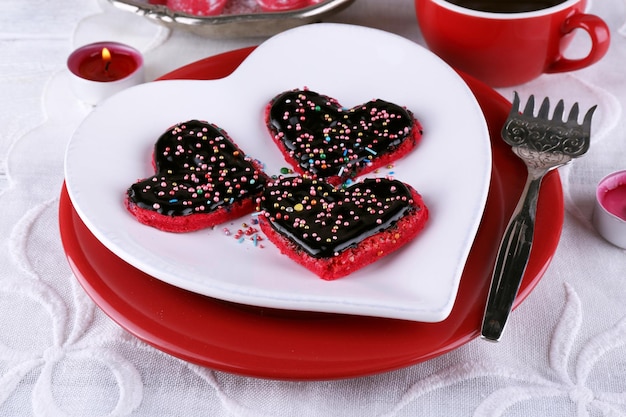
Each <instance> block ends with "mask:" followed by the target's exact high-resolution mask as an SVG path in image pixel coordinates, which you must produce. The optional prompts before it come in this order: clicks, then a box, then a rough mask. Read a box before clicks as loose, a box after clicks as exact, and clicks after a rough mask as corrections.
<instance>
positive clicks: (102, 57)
mask: <svg viewBox="0 0 626 417" xmlns="http://www.w3.org/2000/svg"><path fill="white" fill-rule="evenodd" d="M67 67H68V69H69V70H70V73H71V88H72V90H73V92H74V94H75V95H76V96H77V97H78V98H79V99H81V100H82V101H84V102H86V103H89V104H93V105H95V104H98V103H99V102H101V101H102V100H104V99H105V98H107V97H109V96H112V95H113V94H115V93H118V92H120V91H122V90H124V89H126V88H128V87H131V86H133V85H137V84H140V83H142V82H143V81H144V75H143V57H142V56H141V54H140V53H139V51H137V50H136V49H134V48H132V47H130V46H128V45H124V44H121V43H117V42H96V43H92V44H89V45H85V46H83V47H81V48H78V49H77V50H75V51H74V52H72V54H71V55H70V56H69V57H68V59H67Z"/></svg>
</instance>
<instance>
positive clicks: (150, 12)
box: [108, 0, 354, 38]
mask: <svg viewBox="0 0 626 417" xmlns="http://www.w3.org/2000/svg"><path fill="white" fill-rule="evenodd" d="M108 1H109V2H110V3H112V4H113V5H114V6H116V7H118V8H119V9H122V10H126V11H129V12H133V13H136V14H138V15H140V16H145V17H146V18H148V19H151V20H154V21H156V22H158V23H160V24H162V25H164V26H166V27H169V28H171V29H183V30H187V31H190V32H193V33H196V34H198V35H201V36H207V37H222V38H225V37H256V36H271V35H274V34H276V33H279V32H282V31H284V30H287V29H291V28H293V27H296V26H300V25H303V24H306V23H313V22H318V21H321V20H322V19H324V18H325V17H327V16H329V15H331V14H333V13H336V12H338V11H340V10H343V9H345V8H346V7H348V6H349V5H350V4H352V3H353V2H354V0H328V1H324V2H322V3H319V4H316V5H314V6H309V7H305V8H302V9H298V10H294V11H289V12H276V13H250V14H222V15H218V16H195V15H191V14H187V13H181V12H175V11H173V10H170V9H168V8H167V7H165V6H164V5H158V4H149V3H148V0H108Z"/></svg>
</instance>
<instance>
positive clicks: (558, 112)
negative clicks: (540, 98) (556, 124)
mask: <svg viewBox="0 0 626 417" xmlns="http://www.w3.org/2000/svg"><path fill="white" fill-rule="evenodd" d="M564 108H565V104H564V103H563V100H562V99H561V100H559V102H558V103H556V107H555V108H554V114H553V115H552V120H558V121H560V122H562V121H563V109H564Z"/></svg>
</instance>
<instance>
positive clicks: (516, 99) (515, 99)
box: [511, 91, 519, 114]
mask: <svg viewBox="0 0 626 417" xmlns="http://www.w3.org/2000/svg"><path fill="white" fill-rule="evenodd" d="M517 113H519V95H518V94H517V91H514V92H513V105H512V107H511V114H517Z"/></svg>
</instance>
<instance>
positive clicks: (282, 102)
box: [266, 90, 415, 180]
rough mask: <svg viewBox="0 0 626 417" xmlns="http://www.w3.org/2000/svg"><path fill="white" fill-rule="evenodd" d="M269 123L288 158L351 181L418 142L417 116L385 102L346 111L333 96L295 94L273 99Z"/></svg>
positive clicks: (308, 169)
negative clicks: (376, 162) (377, 160)
mask: <svg viewBox="0 0 626 417" xmlns="http://www.w3.org/2000/svg"><path fill="white" fill-rule="evenodd" d="M266 118H267V120H266V122H267V126H268V129H269V130H270V132H271V133H272V134H273V136H274V140H275V141H277V142H278V143H280V144H282V145H283V146H284V148H285V150H286V152H287V153H288V157H289V158H291V159H292V160H293V162H294V163H295V164H297V165H299V166H300V167H301V169H302V170H303V172H308V173H310V174H312V175H314V176H317V177H319V178H328V177H334V176H337V177H340V178H342V180H345V179H346V178H349V177H352V176H355V175H357V174H358V173H359V172H360V171H361V170H362V168H363V167H364V166H366V165H367V164H370V163H371V161H372V160H373V159H375V158H380V157H381V156H383V155H386V154H390V153H393V152H394V151H395V150H397V149H398V147H399V146H400V145H401V144H402V143H403V142H404V141H406V140H415V137H414V136H415V135H414V134H413V133H414V132H413V129H415V119H414V117H413V114H412V113H411V112H410V111H409V110H407V109H405V108H404V107H400V106H398V105H396V104H393V103H389V102H387V101H384V100H380V99H377V100H373V101H369V102H367V103H365V104H362V105H360V106H356V107H353V108H351V109H345V108H342V107H341V105H340V104H339V103H338V102H337V100H335V99H333V98H331V97H328V96H324V95H320V94H318V93H316V92H313V91H309V90H292V91H287V92H284V93H282V94H280V95H278V96H276V97H275V98H274V99H272V101H271V103H270V107H269V109H268V112H267V115H266Z"/></svg>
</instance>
